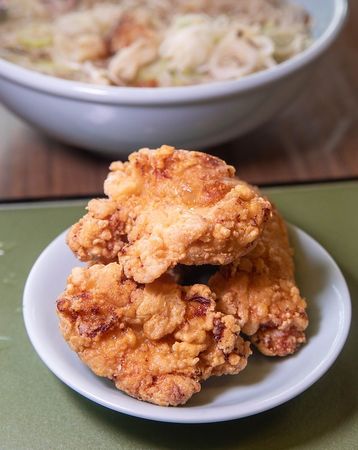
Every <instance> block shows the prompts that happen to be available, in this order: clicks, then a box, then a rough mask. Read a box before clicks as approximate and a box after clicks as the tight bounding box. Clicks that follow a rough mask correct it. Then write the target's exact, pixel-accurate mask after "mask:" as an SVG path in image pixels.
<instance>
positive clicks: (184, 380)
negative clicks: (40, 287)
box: [57, 263, 251, 405]
mask: <svg viewBox="0 0 358 450" xmlns="http://www.w3.org/2000/svg"><path fill="white" fill-rule="evenodd" d="M57 311H58V315H59V318H60V328H61V331H62V334H63V336H64V338H65V339H66V341H67V342H68V343H69V345H70V346H71V348H72V349H73V350H74V351H75V352H77V353H78V355H79V356H80V358H81V359H82V361H83V362H84V363H86V364H87V365H88V366H89V367H90V368H91V369H92V370H93V372H94V373H96V374H97V375H99V376H102V377H107V378H109V379H111V380H113V382H114V383H115V385H116V387H117V388H118V389H120V390H122V391H124V392H126V393H127V394H129V395H131V396H133V397H135V398H137V399H140V400H145V401H148V402H152V403H155V404H157V405H180V404H183V403H185V402H186V401H187V400H188V399H189V398H190V397H191V396H192V395H193V394H194V393H196V392H198V391H199V390H200V382H201V381H202V380H205V379H207V378H208V377H210V376H212V375H223V374H236V373H238V372H240V371H241V370H242V369H244V368H245V366H246V364H247V358H248V356H249V355H250V353H251V351H250V346H249V343H248V342H245V341H244V340H243V339H242V338H241V337H240V336H239V331H240V327H239V325H238V321H237V320H236V319H235V318H234V317H233V316H232V315H226V314H223V313H221V312H218V311H216V304H215V295H214V294H213V293H212V292H211V291H210V289H209V288H208V287H207V286H204V285H194V286H188V287H182V286H179V285H178V284H176V283H175V282H174V280H173V279H172V278H171V277H170V276H169V275H165V276H163V277H162V278H161V279H159V280H156V281H155V282H154V283H152V284H150V285H139V284H137V283H136V282H134V281H133V280H129V279H127V278H126V276H125V275H124V272H123V268H122V266H121V265H120V264H117V263H111V264H108V265H106V266H104V265H99V264H98V265H93V266H91V267H89V268H75V269H73V271H72V274H71V275H70V276H69V278H68V285H67V287H66V290H65V292H63V294H62V295H61V296H60V297H59V299H58V301H57Z"/></svg>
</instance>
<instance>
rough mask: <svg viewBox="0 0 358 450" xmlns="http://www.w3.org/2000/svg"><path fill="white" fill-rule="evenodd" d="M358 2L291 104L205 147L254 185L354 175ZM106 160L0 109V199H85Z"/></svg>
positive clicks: (96, 187)
mask: <svg viewBox="0 0 358 450" xmlns="http://www.w3.org/2000/svg"><path fill="white" fill-rule="evenodd" d="M357 24H358V2H356V1H352V2H351V4H350V16H349V19H348V21H347V23H346V26H345V28H344V30H343V32H342V34H341V36H340V37H339V39H338V41H337V42H336V43H335V44H334V46H333V47H332V48H331V49H330V50H329V51H328V53H327V54H326V55H325V56H324V57H323V58H322V59H321V61H320V63H319V64H318V66H317V67H316V69H315V71H314V72H313V74H312V76H311V79H310V80H309V82H308V83H307V84H306V85H305V86H304V89H303V90H302V92H300V94H299V96H297V98H296V100H295V101H294V102H292V104H291V105H289V107H288V108H287V109H286V110H285V111H283V112H282V113H281V114H280V115H279V116H277V117H275V118H273V119H272V120H271V121H270V122H269V123H267V124H266V125H264V126H262V127H260V128H259V129H257V130H255V131H253V132H251V133H249V134H247V135H246V136H244V137H241V138H239V139H236V140H234V141H232V142H229V143H226V144H224V145H221V146H220V147H217V148H214V149H210V152H212V153H214V154H217V155H218V156H220V157H222V158H224V159H226V160H227V161H228V162H229V163H231V164H233V165H234V166H235V167H236V168H237V169H238V173H239V175H240V176H241V177H242V178H244V179H246V180H248V181H249V182H251V183H254V184H267V183H282V182H295V181H304V180H320V179H332V180H334V179H339V178H345V177H357V176H358V27H357ZM109 162H110V160H109V159H106V158H101V157H99V156H97V155H94V154H91V153H87V152H85V151H82V150H79V149H76V148H72V147H69V146H65V145H62V144H60V143H58V142H56V141H54V140H51V139H49V138H47V137H45V136H43V135H42V134H41V133H40V132H38V131H36V130H34V129H33V128H31V127H30V126H28V125H26V124H25V123H23V122H22V121H21V120H20V119H18V118H16V117H15V116H14V115H13V114H12V113H10V112H9V111H7V110H5V108H3V107H1V106H0V199H16V198H34V197H52V196H68V195H71V196H76V195H91V194H94V193H98V192H101V191H102V184H103V180H104V178H105V176H106V173H107V169H108V165H109Z"/></svg>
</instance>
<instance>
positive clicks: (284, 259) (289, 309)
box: [209, 210, 308, 356]
mask: <svg viewBox="0 0 358 450" xmlns="http://www.w3.org/2000/svg"><path fill="white" fill-rule="evenodd" d="M209 286H210V287H211V289H212V290H213V291H214V292H215V293H216V294H217V296H218V299H219V301H218V309H219V310H220V311H223V312H224V313H226V314H233V315H234V316H235V317H237V318H238V319H239V323H240V326H241V328H242V332H243V333H245V334H247V335H249V336H251V342H252V343H253V344H254V345H255V346H256V347H257V348H258V349H259V350H260V352H262V353H263V354H264V355H268V356H285V355H288V354H292V353H294V352H295V351H296V350H297V349H298V347H299V346H300V345H301V344H303V343H304V342H305V341H306V338H305V332H304V330H305V329H306V327H307V325H308V318H307V314H306V302H305V300H304V299H303V298H302V297H301V296H300V292H299V290H298V288H297V286H296V284H295V279H294V263H293V259H292V250H291V248H290V244H289V240H288V235H287V229H286V225H285V223H284V221H283V219H282V218H281V217H280V216H279V214H278V212H277V211H276V210H274V211H273V216H272V218H271V219H270V220H269V222H268V224H267V226H266V228H265V230H264V232H263V234H262V236H261V238H260V239H259V241H258V243H257V246H256V247H255V249H254V250H252V251H251V252H250V253H249V254H248V255H246V256H245V257H243V258H241V259H240V260H239V262H238V263H234V264H232V265H230V266H227V267H225V268H223V269H221V271H219V272H217V273H216V274H215V275H214V276H213V277H212V278H211V279H210V281H209Z"/></svg>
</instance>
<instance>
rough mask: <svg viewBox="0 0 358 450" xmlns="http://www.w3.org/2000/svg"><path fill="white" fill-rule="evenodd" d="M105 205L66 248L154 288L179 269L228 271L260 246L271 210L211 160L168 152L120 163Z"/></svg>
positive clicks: (93, 207) (94, 206)
mask: <svg viewBox="0 0 358 450" xmlns="http://www.w3.org/2000/svg"><path fill="white" fill-rule="evenodd" d="M110 169H111V172H110V174H109V175H108V178H107V180H106V181H105V185H104V187H105V193H106V195H107V196H108V198H107V199H97V200H92V201H91V202H90V203H89V205H88V213H87V214H86V215H85V216H84V217H83V218H82V219H81V220H80V221H79V222H78V223H77V224H75V225H74V226H73V227H72V228H71V230H70V232H69V235H68V244H69V246H70V248H71V249H72V250H73V252H74V253H75V254H76V256H77V257H78V258H79V259H81V260H82V261H87V262H91V263H98V262H99V263H104V264H108V263H109V262H114V261H119V262H120V263H121V264H122V265H123V267H124V271H125V274H126V276H127V277H128V278H132V279H134V280H135V281H137V282H139V283H150V282H152V281H154V280H155V279H157V278H158V277H160V276H161V275H162V274H163V273H165V272H166V271H167V270H168V269H170V268H173V267H175V265H176V264H179V263H180V264H185V265H202V264H216V265H223V264H229V263H231V262H233V261H234V260H236V259H238V258H239V257H241V256H243V255H245V254H246V253H248V252H249V251H250V250H251V249H252V248H253V247H254V246H255V244H256V241H257V239H258V238H259V236H260V235H261V233H262V231H263V228H264V226H265V223H266V221H267V220H268V218H269V216H270V211H271V205H270V203H269V201H268V200H266V199H264V198H263V197H262V196H261V195H260V194H259V193H258V191H257V190H256V189H255V188H253V187H252V186H250V185H248V184H247V183H245V182H243V181H241V180H238V179H237V178H235V176H234V175H235V170H234V168H233V167H232V166H228V165H227V164H225V162H224V161H222V160H220V159H219V158H216V157H214V156H210V155H207V154H205V153H200V152H194V151H186V150H175V149H174V148H173V147H169V146H162V147H161V148H159V149H157V150H150V149H141V150H139V151H138V152H135V153H133V154H131V155H130V156H129V161H128V162H125V163H122V162H115V163H112V164H111V166H110Z"/></svg>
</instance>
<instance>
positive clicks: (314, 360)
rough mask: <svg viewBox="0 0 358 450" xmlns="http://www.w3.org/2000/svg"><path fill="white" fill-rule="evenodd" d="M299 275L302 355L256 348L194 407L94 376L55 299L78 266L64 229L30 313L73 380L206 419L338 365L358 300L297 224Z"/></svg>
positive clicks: (38, 346) (35, 277)
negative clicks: (165, 402)
mask: <svg viewBox="0 0 358 450" xmlns="http://www.w3.org/2000/svg"><path fill="white" fill-rule="evenodd" d="M290 234H291V238H292V243H293V246H294V248H295V252H296V266H297V279H298V284H299V286H300V288H301V291H302V293H303V295H304V296H305V297H307V299H308V301H309V316H310V326H309V329H308V332H307V334H308V343H307V344H306V345H305V346H304V347H302V349H301V350H300V351H299V352H298V353H296V354H295V355H294V356H291V357H288V358H284V359H279V358H267V357H263V356H261V355H256V354H255V355H254V356H252V357H251V358H250V359H249V364H248V366H247V368H246V369H245V370H244V371H243V372H242V373H241V374H239V375H237V376H226V377H219V378H211V379H210V380H208V381H207V382H205V383H204V384H203V387H202V390H201V392H200V393H199V394H197V395H195V396H194V397H193V399H192V400H190V401H189V402H188V403H187V405H186V406H183V407H176V408H173V407H169V408H166V407H160V406H155V405H151V404H149V403H145V402H141V401H139V400H135V399H133V398H131V397H129V396H127V395H126V394H124V393H122V392H120V391H118V390H117V389H115V388H114V386H113V385H112V383H111V382H109V381H108V380H105V379H103V378H100V377H97V376H96V375H94V374H93V373H92V372H91V371H90V370H89V369H88V368H87V367H86V366H85V365H84V364H83V363H82V362H81V361H80V359H79V358H78V357H77V355H76V354H75V353H74V352H72V351H71V350H70V348H69V347H68V346H67V344H66V342H65V341H64V340H63V338H62V336H61V334H60V332H59V329H58V320H57V316H56V312H55V300H56V298H57V296H58V295H59V293H61V292H62V290H63V289H64V287H65V281H66V278H67V276H68V274H69V273H70V271H71V269H72V267H73V266H75V265H78V261H77V260H76V259H75V258H74V256H73V255H72V253H71V252H70V250H69V249H68V248H67V246H66V244H65V233H63V234H61V235H60V236H58V237H57V238H56V239H55V240H54V241H53V242H52V243H51V244H50V245H49V246H48V247H47V248H46V249H45V250H44V251H43V253H42V254H41V255H40V257H39V258H38V260H37V261H36V263H35V264H34V266H33V268H32V270H31V273H30V275H29V277H28V280H27V283H26V286H25V292H24V319H25V325H26V329H27V332H28V335H29V337H30V339H31V342H32V344H33V346H34V347H35V350H36V351H37V353H38V354H39V356H40V357H41V359H42V360H43V361H44V363H45V364H46V365H47V366H48V367H49V369H50V370H52V372H53V373H54V374H55V375H57V376H58V377H59V378H60V379H61V380H62V381H63V382H64V383H66V384H67V385H68V386H70V387H71V388H73V389H74V390H76V391H77V392H79V393H80V394H82V395H84V396H85V397H87V398H89V399H91V400H93V401H95V402H97V403H99V404H101V405H103V406H106V407H108V408H111V409H114V410H116V411H120V412H122V413H125V414H130V415H132V416H137V417H144V418H147V419H152V420H158V421H163V422H182V423H204V422H219V421H224V420H231V419H237V418H240V417H245V416H249V415H252V414H256V413H259V412H261V411H265V410H267V409H270V408H273V407H275V406H277V405H279V404H281V403H284V402H286V401H287V400H290V399H292V398H293V397H295V396H296V395H298V394H300V393H301V392H303V391H304V390H305V389H307V388H308V387H309V386H311V385H312V384H313V383H314V382H315V381H317V380H318V379H319V378H320V377H321V376H322V375H323V374H324V373H325V372H326V371H327V370H328V369H329V367H330V366H331V365H332V364H333V362H334V361H335V359H336V358H337V356H338V354H339V353H340V351H341V349H342V347H343V345H344V342H345V340H346V338H347V335H348V331H349V326H350V319H351V305H350V298H349V292H348V289H347V285H346V283H345V280H344V278H343V276H342V274H341V272H340V270H339V268H338V267H337V265H336V263H335V262H334V261H333V259H332V258H331V257H330V255H329V254H328V253H327V252H326V251H325V250H324V249H323V248H322V247H321V246H320V245H319V244H318V243H317V242H316V241H315V240H314V239H312V238H311V237H310V236H308V235H307V234H306V233H304V232H303V231H301V230H300V229H298V228H296V227H293V226H290Z"/></svg>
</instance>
